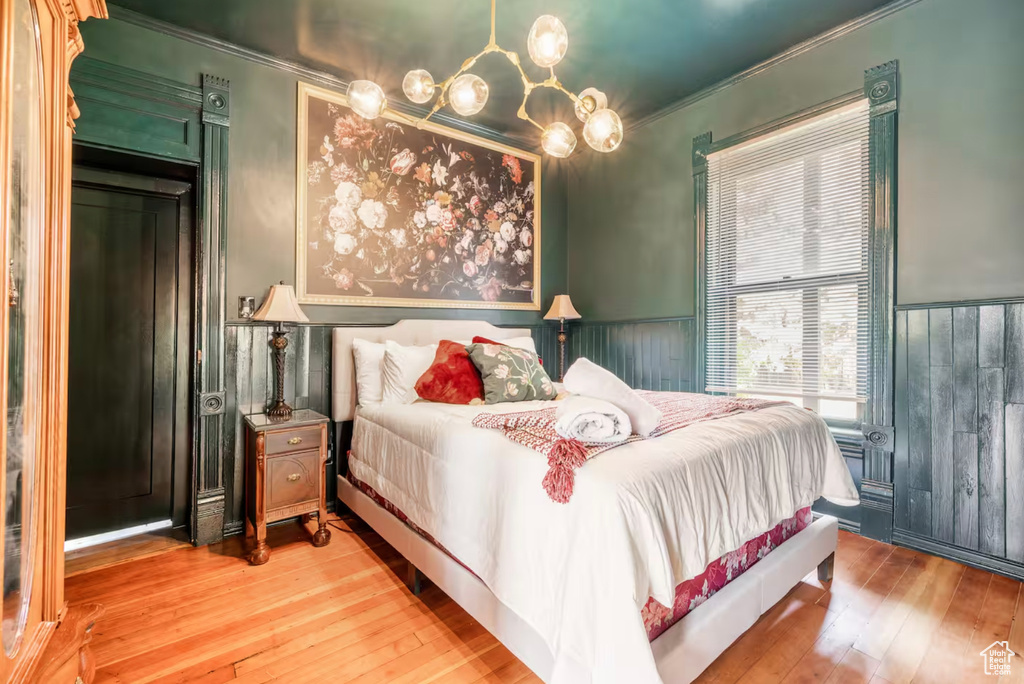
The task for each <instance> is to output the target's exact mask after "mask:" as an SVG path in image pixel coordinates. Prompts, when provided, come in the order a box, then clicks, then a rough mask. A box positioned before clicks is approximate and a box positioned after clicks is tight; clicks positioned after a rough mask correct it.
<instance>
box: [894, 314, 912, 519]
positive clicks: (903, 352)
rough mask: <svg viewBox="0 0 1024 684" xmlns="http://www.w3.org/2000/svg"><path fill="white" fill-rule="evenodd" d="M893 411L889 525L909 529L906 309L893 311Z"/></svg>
mask: <svg viewBox="0 0 1024 684" xmlns="http://www.w3.org/2000/svg"><path fill="white" fill-rule="evenodd" d="M895 365H896V382H895V390H896V391H895V395H896V396H895V398H896V414H895V416H894V424H895V432H894V438H895V443H894V449H893V478H892V479H893V499H894V501H893V525H894V526H895V527H899V528H903V529H905V530H908V529H910V402H909V400H908V399H909V397H908V396H907V394H908V393H907V386H908V382H909V381H908V377H907V312H906V311H897V312H896V354H895Z"/></svg>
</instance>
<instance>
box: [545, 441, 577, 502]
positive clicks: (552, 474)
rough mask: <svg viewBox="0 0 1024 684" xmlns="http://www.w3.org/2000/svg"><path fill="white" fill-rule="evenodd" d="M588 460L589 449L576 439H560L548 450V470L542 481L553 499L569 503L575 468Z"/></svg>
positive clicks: (574, 479) (574, 480)
mask: <svg viewBox="0 0 1024 684" xmlns="http://www.w3.org/2000/svg"><path fill="white" fill-rule="evenodd" d="M586 461H587V450H586V448H585V447H584V446H583V444H582V443H580V442H579V441H577V440H575V439H560V440H558V441H557V442H555V445H554V446H553V447H551V451H550V452H548V472H547V474H546V475H545V476H544V480H543V482H542V483H541V484H542V485H543V486H544V491H546V492H547V493H548V496H549V497H550V498H551V500H552V501H555V502H557V503H569V499H570V498H571V497H572V492H573V487H574V485H575V482H576V476H575V470H576V469H577V468H579V467H581V466H582V465H583V464H584V463H586Z"/></svg>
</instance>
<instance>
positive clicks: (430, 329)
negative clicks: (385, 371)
mask: <svg viewBox="0 0 1024 684" xmlns="http://www.w3.org/2000/svg"><path fill="white" fill-rule="evenodd" d="M475 335H480V336H481V337H487V338H490V339H492V340H507V339H508V338H510V337H529V336H530V329H529V328H499V327H497V326H495V325H492V324H490V323H487V322H486V321H453V320H418V319H413V320H405V321H399V322H398V323H395V324H394V325H389V326H387V327H383V328H375V327H366V326H362V327H355V328H335V329H334V334H333V336H332V338H333V344H332V347H333V349H332V352H331V364H332V365H333V372H332V375H331V399H332V401H331V418H333V419H334V420H335V421H338V422H340V421H344V420H352V418H353V417H354V416H355V411H356V373H355V362H354V360H353V358H352V340H355V339H364V340H369V341H370V342H384V341H386V340H394V341H395V342H398V343H399V344H404V345H424V344H434V343H435V342H438V341H440V340H470V339H472V338H473V337H474V336H475Z"/></svg>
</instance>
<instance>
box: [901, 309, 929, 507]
mask: <svg viewBox="0 0 1024 684" xmlns="http://www.w3.org/2000/svg"><path fill="white" fill-rule="evenodd" d="M906 316H907V401H908V419H907V429H908V435H907V438H908V441H909V446H908V457H909V468H910V477H909V478H908V481H907V484H908V486H909V487H913V488H914V489H917V490H921V491H931V487H932V445H931V434H932V417H931V373H930V371H929V368H930V360H929V343H928V311H925V310H917V311H907V312H906Z"/></svg>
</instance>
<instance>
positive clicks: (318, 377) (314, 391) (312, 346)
mask: <svg viewBox="0 0 1024 684" xmlns="http://www.w3.org/2000/svg"><path fill="white" fill-rule="evenodd" d="M325 332H327V333H329V332H330V328H328V327H323V328H316V329H314V330H313V334H311V335H310V337H309V408H311V409H313V410H314V411H317V412H319V413H323V414H324V415H328V416H329V415H330V411H325V410H324V401H325V399H326V397H327V396H328V393H326V392H324V377H325V376H324V353H325V352H324V348H325V345H324V340H325V337H326V336H325Z"/></svg>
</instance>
